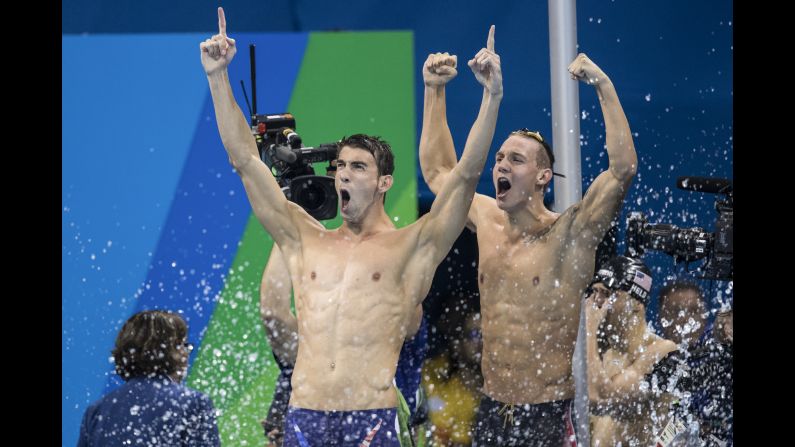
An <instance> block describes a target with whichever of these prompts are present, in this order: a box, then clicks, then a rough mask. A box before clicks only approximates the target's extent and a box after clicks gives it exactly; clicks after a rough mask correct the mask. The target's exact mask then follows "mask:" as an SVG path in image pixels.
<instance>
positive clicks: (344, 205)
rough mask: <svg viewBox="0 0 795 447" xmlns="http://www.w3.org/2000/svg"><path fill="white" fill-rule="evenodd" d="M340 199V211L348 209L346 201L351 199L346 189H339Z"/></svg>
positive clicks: (348, 201)
mask: <svg viewBox="0 0 795 447" xmlns="http://www.w3.org/2000/svg"><path fill="white" fill-rule="evenodd" d="M340 200H342V205H341V206H340V210H342V212H346V211H347V210H348V203H350V201H351V194H350V193H349V192H348V190H346V189H340Z"/></svg>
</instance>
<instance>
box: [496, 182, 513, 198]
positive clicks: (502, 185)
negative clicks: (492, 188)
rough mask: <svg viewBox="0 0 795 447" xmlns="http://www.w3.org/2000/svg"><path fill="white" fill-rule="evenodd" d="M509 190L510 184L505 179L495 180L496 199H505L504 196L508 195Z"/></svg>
mask: <svg viewBox="0 0 795 447" xmlns="http://www.w3.org/2000/svg"><path fill="white" fill-rule="evenodd" d="M509 189H511V182H510V181H509V180H508V179H507V178H505V177H500V178H498V179H497V198H498V199H502V198H505V195H506V194H508V190H509Z"/></svg>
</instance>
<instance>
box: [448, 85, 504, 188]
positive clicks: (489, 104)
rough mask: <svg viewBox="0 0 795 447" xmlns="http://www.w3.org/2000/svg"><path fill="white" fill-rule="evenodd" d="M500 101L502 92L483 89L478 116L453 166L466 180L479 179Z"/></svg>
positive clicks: (494, 126) (489, 146)
mask: <svg viewBox="0 0 795 447" xmlns="http://www.w3.org/2000/svg"><path fill="white" fill-rule="evenodd" d="M501 102H502V93H499V94H496V95H492V94H490V93H489V91H488V90H487V89H485V88H484V89H483V99H482V100H481V103H480V111H479V112H478V117H477V119H476V120H475V124H474V125H473V126H472V129H470V131H469V136H468V137H467V142H466V145H465V146H464V153H463V154H462V155H461V161H459V162H458V165H457V166H456V168H455V171H456V172H457V174H458V175H461V176H462V177H463V178H464V179H466V180H467V181H472V180H473V179H474V181H475V182H477V180H478V179H480V175H481V173H482V172H483V167H484V166H485V165H486V157H488V155H489V149H490V148H491V141H492V139H493V138H494V129H495V128H496V126H497V115H498V113H499V109H500V103H501Z"/></svg>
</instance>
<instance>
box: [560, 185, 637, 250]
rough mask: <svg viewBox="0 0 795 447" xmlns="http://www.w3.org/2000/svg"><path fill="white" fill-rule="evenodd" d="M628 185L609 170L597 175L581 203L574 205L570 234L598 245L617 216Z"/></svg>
mask: <svg viewBox="0 0 795 447" xmlns="http://www.w3.org/2000/svg"><path fill="white" fill-rule="evenodd" d="M629 185H630V183H629V182H626V183H622V182H620V181H619V180H618V179H616V177H615V176H613V174H612V173H610V171H609V170H608V171H604V172H602V173H601V174H599V176H598V177H596V179H595V180H594V181H593V183H591V186H590V187H589V188H588V191H587V192H586V193H585V197H583V199H582V201H581V202H580V203H579V204H575V205H574V206H575V207H577V208H576V212H575V213H573V215H572V219H573V222H572V225H571V230H572V234H574V235H579V236H580V237H586V238H587V237H590V238H593V242H594V244H595V245H598V244H599V241H601V240H602V237H604V235H605V233H606V232H607V230H608V229H609V228H610V224H611V222H612V221H613V220H614V219H615V218H616V217H617V216H618V213H619V211H620V210H621V206H622V205H623V203H624V197H625V196H626V194H627V191H628V190H629Z"/></svg>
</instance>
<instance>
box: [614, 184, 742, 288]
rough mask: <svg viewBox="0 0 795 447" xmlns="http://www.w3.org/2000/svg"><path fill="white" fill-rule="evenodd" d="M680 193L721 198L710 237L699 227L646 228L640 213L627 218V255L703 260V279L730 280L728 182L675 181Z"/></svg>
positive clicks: (730, 192)
mask: <svg viewBox="0 0 795 447" xmlns="http://www.w3.org/2000/svg"><path fill="white" fill-rule="evenodd" d="M677 186H678V187H679V188H680V189H685V190H690V191H701V192H708V193H713V194H724V195H725V196H726V197H725V198H724V199H723V200H721V199H720V198H718V199H717V200H716V202H715V209H716V210H717V211H718V219H717V222H716V223H715V231H714V232H713V233H710V232H707V231H705V230H704V229H703V228H700V227H693V228H679V227H677V226H676V225H670V224H650V223H648V221H647V220H646V216H645V215H644V214H643V213H641V212H633V213H630V215H629V217H628V218H627V252H628V253H629V255H630V256H633V257H635V256H641V255H643V253H644V250H647V249H651V250H657V251H662V252H664V253H666V254H668V255H670V256H673V258H674V262H686V263H687V262H692V261H697V260H699V259H704V258H706V259H707V261H706V263H705V264H704V268H703V273H704V276H703V279H717V280H731V279H732V278H733V276H734V243H733V236H734V199H733V197H734V195H733V190H732V182H731V180H726V179H718V178H704V177H679V179H678V180H677Z"/></svg>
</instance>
